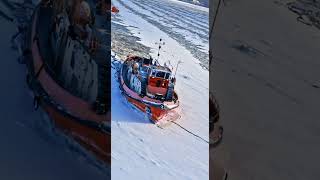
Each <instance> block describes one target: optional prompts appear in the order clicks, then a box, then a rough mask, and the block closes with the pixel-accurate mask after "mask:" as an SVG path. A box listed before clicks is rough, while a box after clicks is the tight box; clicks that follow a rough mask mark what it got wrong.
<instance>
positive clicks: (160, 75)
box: [118, 56, 179, 123]
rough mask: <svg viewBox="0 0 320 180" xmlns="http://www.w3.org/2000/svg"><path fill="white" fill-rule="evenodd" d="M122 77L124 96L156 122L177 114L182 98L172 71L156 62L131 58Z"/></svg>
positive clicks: (123, 69) (124, 67) (120, 78)
mask: <svg viewBox="0 0 320 180" xmlns="http://www.w3.org/2000/svg"><path fill="white" fill-rule="evenodd" d="M118 77H119V82H120V83H121V85H120V89H121V90H122V92H123V95H124V96H125V97H126V98H127V100H128V101H129V102H130V103H132V104H133V105H134V106H135V107H137V108H138V109H139V110H141V111H142V112H144V113H146V115H147V116H148V118H149V119H150V120H151V121H153V122H154V123H158V122H159V121H160V120H162V119H165V118H167V117H168V116H167V115H168V114H171V113H174V114H176V113H177V111H176V110H177V108H178V107H179V99H178V95H177V93H176V92H175V90H174V86H175V77H173V76H172V71H171V69H170V68H168V67H166V66H161V65H160V64H159V63H157V62H155V63H153V59H152V58H143V57H139V56H129V57H128V58H127V59H126V60H125V61H124V62H123V63H122V66H121V70H120V71H119V76H118ZM170 117H171V116H170ZM167 120H168V119H167ZM173 120H174V119H170V121H173Z"/></svg>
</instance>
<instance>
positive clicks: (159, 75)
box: [156, 71, 166, 78]
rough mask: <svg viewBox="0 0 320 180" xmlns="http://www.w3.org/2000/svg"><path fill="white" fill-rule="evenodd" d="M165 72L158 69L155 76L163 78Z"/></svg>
mask: <svg viewBox="0 0 320 180" xmlns="http://www.w3.org/2000/svg"><path fill="white" fill-rule="evenodd" d="M165 76H166V72H163V71H158V72H157V75H156V77H158V78H165Z"/></svg>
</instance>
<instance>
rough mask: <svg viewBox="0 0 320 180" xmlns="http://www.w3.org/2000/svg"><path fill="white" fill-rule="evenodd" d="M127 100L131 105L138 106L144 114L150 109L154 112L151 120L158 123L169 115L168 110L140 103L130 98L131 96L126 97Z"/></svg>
mask: <svg viewBox="0 0 320 180" xmlns="http://www.w3.org/2000/svg"><path fill="white" fill-rule="evenodd" d="M126 98H127V100H128V101H129V102H130V103H131V104H133V105H134V106H136V107H137V108H138V109H139V110H141V111H142V112H144V113H146V109H147V107H149V108H150V110H151V112H152V114H151V120H152V121H154V122H158V121H159V120H160V119H161V118H163V117H164V116H165V115H166V114H167V113H168V110H164V109H161V108H158V107H153V106H148V105H146V104H144V103H142V102H140V101H137V100H135V99H133V98H130V97H129V96H126Z"/></svg>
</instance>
